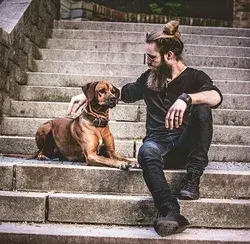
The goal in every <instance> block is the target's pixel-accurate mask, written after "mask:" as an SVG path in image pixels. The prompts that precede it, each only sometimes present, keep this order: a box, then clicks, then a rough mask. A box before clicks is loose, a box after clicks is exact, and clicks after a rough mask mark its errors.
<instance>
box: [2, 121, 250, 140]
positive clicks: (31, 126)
mask: <svg viewBox="0 0 250 244" xmlns="http://www.w3.org/2000/svg"><path fill="white" fill-rule="evenodd" d="M47 120H48V119H44V118H42V119H41V118H20V117H5V118H3V119H2V124H1V127H2V134H3V135H11V136H15V135H16V136H33V135H35V133H36V131H37V129H38V127H39V126H40V125H41V124H42V123H44V122H46V121H47ZM109 126H110V130H111V132H112V134H113V136H114V138H116V139H122V140H124V139H126V140H133V139H141V138H143V137H144V136H145V134H146V130H145V123H144V122H115V121H110V123H109ZM213 142H214V143H225V144H229V143H233V144H245V145H248V144H249V142H250V127H249V126H224V125H215V126H214V134H213Z"/></svg>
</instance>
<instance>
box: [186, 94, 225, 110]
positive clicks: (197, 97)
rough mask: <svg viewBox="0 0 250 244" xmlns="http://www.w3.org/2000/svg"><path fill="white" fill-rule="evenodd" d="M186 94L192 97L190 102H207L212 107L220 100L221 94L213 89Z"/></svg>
mask: <svg viewBox="0 0 250 244" xmlns="http://www.w3.org/2000/svg"><path fill="white" fill-rule="evenodd" d="M188 95H189V96H190V97H191V99H192V104H207V105H209V106H211V107H213V106H216V105H217V104H219V103H220V102H221V96H220V95H219V93H218V92H217V91H215V90H211V91H203V92H198V93H194V94H188Z"/></svg>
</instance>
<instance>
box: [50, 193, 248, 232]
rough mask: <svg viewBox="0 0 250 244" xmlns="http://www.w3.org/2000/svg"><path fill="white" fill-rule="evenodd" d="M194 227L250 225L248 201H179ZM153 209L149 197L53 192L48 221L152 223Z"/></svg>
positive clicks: (123, 223)
mask: <svg viewBox="0 0 250 244" xmlns="http://www.w3.org/2000/svg"><path fill="white" fill-rule="evenodd" d="M180 205H181V211H182V213H183V215H184V216H187V218H188V219H189V220H190V222H191V223H192V226H193V227H208V228H211V227H212V228H250V219H249V218H248V216H247V215H246V213H248V212H249V211H250V204H249V201H247V200H227V199H200V200H197V201H180ZM155 216H156V209H155V207H154V205H153V200H152V198H151V197H147V196H124V195H119V196H118V195H94V194H52V195H50V196H49V212H48V220H49V221H51V222H70V223H72V222H76V223H92V224H119V225H152V223H153V220H154V219H155Z"/></svg>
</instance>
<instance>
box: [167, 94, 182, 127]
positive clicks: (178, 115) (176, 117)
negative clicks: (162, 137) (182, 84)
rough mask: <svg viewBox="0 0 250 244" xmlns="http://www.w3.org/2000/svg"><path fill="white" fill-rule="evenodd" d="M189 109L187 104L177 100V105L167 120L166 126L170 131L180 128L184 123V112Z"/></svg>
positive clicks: (169, 111) (174, 105) (168, 114)
mask: <svg viewBox="0 0 250 244" xmlns="http://www.w3.org/2000/svg"><path fill="white" fill-rule="evenodd" d="M186 108H187V104H186V103H185V102H184V101H183V100H181V99H177V100H176V101H175V103H174V104H173V105H172V106H171V107H170V109H169V110H168V113H167V115H166V119H165V125H166V128H168V129H171V130H172V129H173V128H179V126H180V125H181V124H182V122H183V116H184V112H185V110H186Z"/></svg>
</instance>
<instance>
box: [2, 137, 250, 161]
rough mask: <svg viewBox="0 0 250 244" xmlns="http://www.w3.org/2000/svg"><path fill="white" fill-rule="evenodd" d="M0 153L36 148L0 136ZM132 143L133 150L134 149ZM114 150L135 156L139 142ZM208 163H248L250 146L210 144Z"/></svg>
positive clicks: (32, 141)
mask: <svg viewBox="0 0 250 244" xmlns="http://www.w3.org/2000/svg"><path fill="white" fill-rule="evenodd" d="M0 142H1V143H0V152H1V153H21V154H34V153H35V152H37V147H36V143H35V139H34V137H22V136H0ZM134 143H136V145H135V149H134ZM115 145H116V150H117V152H119V153H120V154H121V155H123V156H125V157H130V158H132V157H134V155H135V154H136V155H137V152H138V149H139V148H140V146H141V140H137V141H134V140H125V141H124V140H115ZM208 156H209V160H210V161H219V162H223V161H228V162H232V161H233V162H249V158H250V146H247V145H233V144H231V145H230V144H228V145H227V144H212V145H211V147H210V150H209V153H208Z"/></svg>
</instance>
